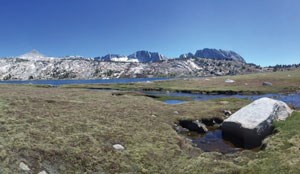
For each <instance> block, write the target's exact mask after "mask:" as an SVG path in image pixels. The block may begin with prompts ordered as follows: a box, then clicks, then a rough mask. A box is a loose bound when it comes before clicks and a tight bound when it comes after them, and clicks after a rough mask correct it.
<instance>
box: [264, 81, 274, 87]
mask: <svg viewBox="0 0 300 174" xmlns="http://www.w3.org/2000/svg"><path fill="white" fill-rule="evenodd" d="M262 85H263V86H273V84H272V83H271V82H263V83H262Z"/></svg>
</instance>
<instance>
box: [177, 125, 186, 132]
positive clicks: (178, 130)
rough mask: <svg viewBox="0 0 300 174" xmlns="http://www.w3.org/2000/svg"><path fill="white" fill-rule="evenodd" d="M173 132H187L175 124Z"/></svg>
mask: <svg viewBox="0 0 300 174" xmlns="http://www.w3.org/2000/svg"><path fill="white" fill-rule="evenodd" d="M175 130H176V132H177V133H183V132H188V131H189V130H188V129H187V128H183V127H182V126H180V125H177V124H175Z"/></svg>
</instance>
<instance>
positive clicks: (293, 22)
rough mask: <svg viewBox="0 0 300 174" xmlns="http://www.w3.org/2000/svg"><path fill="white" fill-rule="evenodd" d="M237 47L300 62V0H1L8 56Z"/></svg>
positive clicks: (1, 46)
mask: <svg viewBox="0 0 300 174" xmlns="http://www.w3.org/2000/svg"><path fill="white" fill-rule="evenodd" d="M203 48H217V49H224V50H233V51H235V52H237V53H239V54H240V55H241V56H243V57H244V58H245V59H246V61H247V62H250V63H256V64H259V65H262V66H267V65H275V64H292V63H300V1H299V0H0V57H6V56H18V55H21V54H23V53H25V52H28V51H30V50H32V49H37V50H39V51H40V52H41V53H43V54H45V55H47V56H66V55H81V56H86V57H96V56H103V55H106V54H108V53H115V54H123V55H129V54H131V53H133V52H135V51H138V50H148V51H153V52H159V53H161V54H163V55H165V56H167V57H170V58H172V57H178V56H179V55H180V54H182V53H187V52H192V53H195V52H196V50H198V49H203Z"/></svg>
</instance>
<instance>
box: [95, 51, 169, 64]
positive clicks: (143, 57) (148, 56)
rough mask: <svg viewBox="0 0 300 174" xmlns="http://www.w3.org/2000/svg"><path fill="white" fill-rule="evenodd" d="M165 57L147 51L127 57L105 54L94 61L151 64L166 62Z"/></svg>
mask: <svg viewBox="0 0 300 174" xmlns="http://www.w3.org/2000/svg"><path fill="white" fill-rule="evenodd" d="M166 59H167V57H165V56H163V55H161V54H159V53H157V52H149V51H137V52H135V53H133V54H131V55H129V56H124V55H120V54H107V55H106V56H103V57H95V58H94V60H98V61H106V62H140V63H152V62H160V61H162V60H166Z"/></svg>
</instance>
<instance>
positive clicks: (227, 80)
mask: <svg viewBox="0 0 300 174" xmlns="http://www.w3.org/2000/svg"><path fill="white" fill-rule="evenodd" d="M234 82H235V81H234V80H231V79H226V80H225V83H234Z"/></svg>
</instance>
